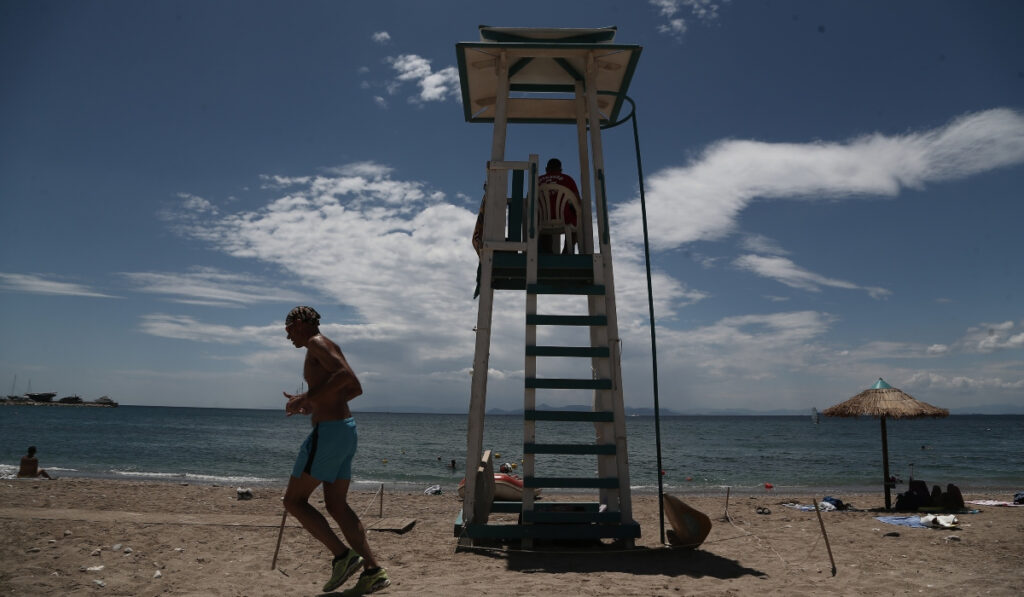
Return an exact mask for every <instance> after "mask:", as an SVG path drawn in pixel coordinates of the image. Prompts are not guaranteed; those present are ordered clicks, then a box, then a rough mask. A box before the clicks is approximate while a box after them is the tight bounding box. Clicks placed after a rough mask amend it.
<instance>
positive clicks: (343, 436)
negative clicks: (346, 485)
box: [292, 417, 359, 483]
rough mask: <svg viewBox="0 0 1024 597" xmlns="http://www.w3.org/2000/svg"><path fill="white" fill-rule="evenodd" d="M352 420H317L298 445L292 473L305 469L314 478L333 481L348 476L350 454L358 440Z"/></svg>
mask: <svg viewBox="0 0 1024 597" xmlns="http://www.w3.org/2000/svg"><path fill="white" fill-rule="evenodd" d="M358 443H359V442H358V437H357V434H356V420H355V419H353V418H352V417H349V418H347V419H342V420H338V421H321V422H319V423H317V424H316V426H315V427H313V431H311V432H310V434H309V437H307V438H306V441H304V442H302V447H301V448H299V455H298V457H297V458H296V459H295V466H293V467H292V476H293V477H301V476H302V473H309V474H310V476H312V477H313V478H314V479H316V480H318V481H324V482H327V483H333V482H334V481H337V480H338V479H351V478H352V458H353V457H354V456H355V455H356V445H357V444H358Z"/></svg>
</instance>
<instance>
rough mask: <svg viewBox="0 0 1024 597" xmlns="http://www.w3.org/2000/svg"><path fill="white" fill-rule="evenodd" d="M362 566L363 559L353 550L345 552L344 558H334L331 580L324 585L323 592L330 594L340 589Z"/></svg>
mask: <svg viewBox="0 0 1024 597" xmlns="http://www.w3.org/2000/svg"><path fill="white" fill-rule="evenodd" d="M362 565H363V557H362V556H360V555H359V554H357V553H356V552H355V550H353V549H349V550H348V551H347V552H345V555H344V556H340V557H336V558H334V563H333V564H331V579H330V580H328V581H327V583H326V584H325V585H324V588H323V592H324V593H330V592H331V591H333V590H334V589H337V588H338V587H340V586H341V585H342V583H344V582H345V581H346V580H348V577H350V576H352V575H353V574H355V572H356V570H359V567H360V566H362Z"/></svg>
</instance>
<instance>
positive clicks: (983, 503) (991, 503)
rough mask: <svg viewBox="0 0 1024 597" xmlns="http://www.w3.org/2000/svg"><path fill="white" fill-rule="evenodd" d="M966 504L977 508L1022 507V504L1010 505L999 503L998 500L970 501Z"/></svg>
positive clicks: (1008, 503)
mask: <svg viewBox="0 0 1024 597" xmlns="http://www.w3.org/2000/svg"><path fill="white" fill-rule="evenodd" d="M967 503H968V504H975V505H978V506H1008V507H1011V508H1012V507H1014V506H1024V504H1011V503H1010V502H1000V501H999V500H971V501H969V502H967Z"/></svg>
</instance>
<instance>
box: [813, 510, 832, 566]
mask: <svg viewBox="0 0 1024 597" xmlns="http://www.w3.org/2000/svg"><path fill="white" fill-rule="evenodd" d="M811 501H812V502H814V511H815V512H817V513H818V524H820V525H821V536H822V537H824V538H825V549H827V550H828V559H829V561H830V562H832V576H835V575H836V560H835V558H833V557H832V546H830V545H829V544H828V534H827V533H826V532H825V522H824V521H823V520H822V519H821V510H819V509H818V502H817V500H815V499H814V498H811Z"/></svg>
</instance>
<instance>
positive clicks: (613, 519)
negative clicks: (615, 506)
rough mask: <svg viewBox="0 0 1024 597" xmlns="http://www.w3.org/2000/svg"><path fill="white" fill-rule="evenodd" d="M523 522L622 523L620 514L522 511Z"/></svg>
mask: <svg viewBox="0 0 1024 597" xmlns="http://www.w3.org/2000/svg"><path fill="white" fill-rule="evenodd" d="M523 522H539V523H562V524H582V523H587V522H597V523H605V524H609V523H617V522H622V513H621V512H535V511H530V510H527V511H524V512H523Z"/></svg>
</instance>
